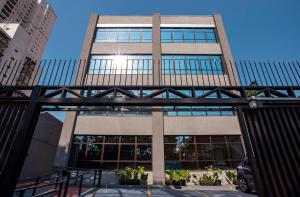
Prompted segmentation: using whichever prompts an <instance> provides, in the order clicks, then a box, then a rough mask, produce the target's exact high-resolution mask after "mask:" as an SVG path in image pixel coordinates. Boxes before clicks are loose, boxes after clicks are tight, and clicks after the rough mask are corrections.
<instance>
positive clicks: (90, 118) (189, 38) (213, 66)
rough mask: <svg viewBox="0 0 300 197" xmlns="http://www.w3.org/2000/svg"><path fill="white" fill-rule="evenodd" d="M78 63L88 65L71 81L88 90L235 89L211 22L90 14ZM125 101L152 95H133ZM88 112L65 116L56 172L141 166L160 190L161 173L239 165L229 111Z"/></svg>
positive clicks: (223, 41)
mask: <svg viewBox="0 0 300 197" xmlns="http://www.w3.org/2000/svg"><path fill="white" fill-rule="evenodd" d="M80 58H81V59H83V60H88V61H87V62H88V63H87V64H84V65H83V66H82V68H80V69H79V72H80V73H78V75H84V76H85V81H86V82H88V83H89V84H93V85H110V86H111V85H112V86H135V87H143V86H182V87H184V86H193V85H194V86H195V82H196V81H197V85H200V86H205V85H207V86H208V85H212V84H211V83H212V81H214V82H215V83H214V84H213V85H216V86H221V85H222V86H224V85H236V84H238V83H239V81H238V79H236V78H235V76H237V75H235V72H236V69H235V68H234V66H232V64H231V61H233V58H232V55H231V51H230V46H229V43H228V40H227V36H226V33H225V30H224V26H223V22H222V19H221V16H220V15H218V14H215V15H212V16H161V15H160V14H153V16H101V15H97V14H93V15H91V17H90V21H89V24H88V28H87V32H86V36H85V40H84V44H83V48H82V53H81V57H80ZM229 65H230V66H229ZM220 76H222V77H220ZM182 92H183V93H185V94H190V93H189V92H186V91H184V90H183V91H182ZM97 93H98V92H95V94H97ZM132 94H143V95H148V94H151V92H147V91H142V92H140V91H138V92H136V91H134V90H133V91H132ZM196 94H199V95H200V94H204V92H201V91H199V92H197V93H196ZM108 96H109V95H108ZM122 96H124V95H122V94H120V97H122ZM173 96H174V97H175V98H176V95H173ZM93 109H94V111H81V112H68V114H67V116H66V118H65V122H64V125H63V129H62V134H61V137H60V142H59V151H58V152H57V155H56V161H55V165H57V166H67V165H69V166H72V167H81V168H102V169H103V170H116V169H122V168H124V167H125V166H133V167H134V166H139V165H141V166H145V167H146V169H148V170H150V171H152V173H153V181H154V184H163V183H164V170H165V169H181V168H182V169H190V170H197V169H203V168H204V167H205V166H208V165H214V166H218V167H222V168H234V167H235V166H236V165H237V164H238V163H239V162H240V161H241V160H242V159H243V158H244V150H243V146H242V142H241V132H240V128H239V123H238V119H237V117H236V116H235V112H234V110H232V111H222V110H221V109H220V108H218V107H216V108H215V109H214V110H206V109H205V107H198V108H197V107H193V106H190V107H186V106H183V107H177V108H176V109H175V108H173V107H172V106H171V107H160V108H157V107H156V108H154V107H147V108H146V107H144V108H142V107H136V108H132V107H131V108H130V107H126V106H123V107H109V106H108V107H106V108H101V107H97V106H95V107H94V108H93Z"/></svg>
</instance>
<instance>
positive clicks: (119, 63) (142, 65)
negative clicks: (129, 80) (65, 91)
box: [89, 55, 152, 75]
mask: <svg viewBox="0 0 300 197" xmlns="http://www.w3.org/2000/svg"><path fill="white" fill-rule="evenodd" d="M89 74H90V75H99V74H101V75H116V74H123V75H133V74H152V56H151V55H93V56H92V57H91V60H90V67H89Z"/></svg>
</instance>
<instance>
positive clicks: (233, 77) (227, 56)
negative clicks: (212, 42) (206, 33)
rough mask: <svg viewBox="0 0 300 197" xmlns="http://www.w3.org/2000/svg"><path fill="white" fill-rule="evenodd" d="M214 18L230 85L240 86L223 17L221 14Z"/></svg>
mask: <svg viewBox="0 0 300 197" xmlns="http://www.w3.org/2000/svg"><path fill="white" fill-rule="evenodd" d="M213 17H214V21H215V25H216V33H217V38H218V41H219V43H220V45H221V49H222V54H223V63H224V62H225V67H224V69H225V72H226V73H227V74H228V77H229V79H230V83H231V84H230V85H233V86H234V85H240V81H239V78H238V75H237V70H236V67H235V64H234V61H233V57H232V53H231V49H230V45H229V42H228V39H227V35H226V32H225V28H224V24H223V20H222V17H221V15H219V14H214V15H213ZM223 65H224V64H223Z"/></svg>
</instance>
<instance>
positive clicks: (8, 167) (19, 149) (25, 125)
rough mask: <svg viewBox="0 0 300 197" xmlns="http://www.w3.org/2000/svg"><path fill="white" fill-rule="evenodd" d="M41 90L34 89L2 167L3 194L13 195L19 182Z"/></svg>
mask: <svg viewBox="0 0 300 197" xmlns="http://www.w3.org/2000/svg"><path fill="white" fill-rule="evenodd" d="M41 92H42V88H41V87H39V86H36V87H35V88H34V89H33V91H32V93H31V101H30V102H29V104H28V106H27V109H26V111H25V113H26V116H23V118H22V120H21V121H20V126H19V128H18V130H17V132H16V136H15V140H14V142H13V143H12V145H11V147H12V149H11V150H10V154H9V156H8V157H7V158H6V163H5V165H4V166H3V168H2V169H3V170H2V171H1V172H0V185H1V192H2V195H3V196H11V195H12V194H13V191H14V188H15V186H16V184H17V180H18V177H19V174H20V172H21V170H22V166H23V163H24V161H25V158H26V153H27V151H28V148H29V145H30V142H31V139H32V136H33V133H34V129H35V125H36V123H37V120H38V115H39V112H40V108H41V106H40V105H39V104H38V103H37V101H36V99H37V98H38V97H39V96H40V94H41Z"/></svg>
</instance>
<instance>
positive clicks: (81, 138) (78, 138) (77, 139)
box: [74, 135, 87, 142]
mask: <svg viewBox="0 0 300 197" xmlns="http://www.w3.org/2000/svg"><path fill="white" fill-rule="evenodd" d="M86 140H87V137H86V136H83V135H75V136H74V142H86Z"/></svg>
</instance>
